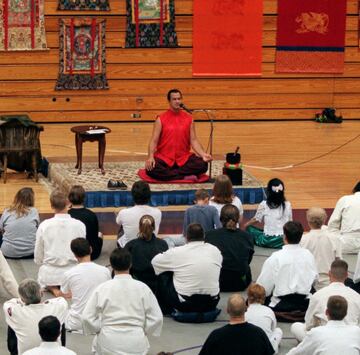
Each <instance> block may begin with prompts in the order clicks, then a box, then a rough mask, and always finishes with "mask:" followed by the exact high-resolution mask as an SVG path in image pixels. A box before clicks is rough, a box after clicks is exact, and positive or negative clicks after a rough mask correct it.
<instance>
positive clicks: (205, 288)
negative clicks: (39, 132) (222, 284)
mask: <svg viewBox="0 0 360 355" xmlns="http://www.w3.org/2000/svg"><path fill="white" fill-rule="evenodd" d="M151 263H152V265H153V267H154V270H155V273H156V275H159V274H161V273H163V272H166V271H172V272H173V273H174V277H173V282H174V287H175V290H176V292H177V293H179V294H180V295H184V296H191V295H193V294H203V295H210V296H216V295H218V294H219V292H220V288H219V277H220V269H221V265H222V255H221V252H220V251H219V249H218V248H216V247H215V246H213V245H211V244H208V243H204V242H201V241H200V242H189V243H187V244H186V245H183V246H180V247H176V248H172V249H169V250H167V251H166V252H164V253H161V254H158V255H156V256H155V257H154V258H153V259H152V261H151Z"/></svg>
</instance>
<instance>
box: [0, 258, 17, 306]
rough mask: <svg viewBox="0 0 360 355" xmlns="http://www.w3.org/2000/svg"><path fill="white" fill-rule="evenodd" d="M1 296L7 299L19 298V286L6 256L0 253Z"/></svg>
mask: <svg viewBox="0 0 360 355" xmlns="http://www.w3.org/2000/svg"><path fill="white" fill-rule="evenodd" d="M0 296H1V297H3V298H5V299H10V298H14V297H19V293H18V284H17V282H16V279H15V277H14V274H13V272H12V271H11V269H10V266H9V264H8V262H7V261H6V259H5V258H4V255H3V254H2V252H1V251H0Z"/></svg>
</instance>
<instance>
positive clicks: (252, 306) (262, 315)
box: [245, 284, 283, 353]
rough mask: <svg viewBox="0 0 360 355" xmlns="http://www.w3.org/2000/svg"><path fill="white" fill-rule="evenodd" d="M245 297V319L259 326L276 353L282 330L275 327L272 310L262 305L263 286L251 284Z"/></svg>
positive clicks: (263, 296)
mask: <svg viewBox="0 0 360 355" xmlns="http://www.w3.org/2000/svg"><path fill="white" fill-rule="evenodd" d="M247 297H248V298H247V303H248V308H247V311H246V313H245V320H246V321H247V322H249V323H251V324H254V325H256V326H258V327H260V328H261V329H262V330H263V331H264V332H265V333H266V335H267V336H268V338H269V340H270V343H271V345H272V347H273V348H274V350H275V353H277V352H278V349H279V345H280V342H281V339H282V336H283V332H282V330H281V329H280V328H277V327H276V325H277V324H276V318H275V314H274V312H273V311H272V310H271V309H270V308H269V307H266V306H264V302H265V289H264V287H262V286H261V285H258V284H251V285H250V286H249V287H248V289H247Z"/></svg>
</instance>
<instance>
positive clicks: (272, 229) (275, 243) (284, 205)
mask: <svg viewBox="0 0 360 355" xmlns="http://www.w3.org/2000/svg"><path fill="white" fill-rule="evenodd" d="M288 221H292V210H291V204H290V202H289V201H286V198H285V185H284V183H283V182H282V181H281V180H280V179H277V178H275V179H271V180H270V181H269V182H268V185H267V188H266V200H264V201H262V202H261V203H260V204H259V206H258V209H257V211H256V214H255V216H254V217H253V218H251V219H250V221H248V222H247V223H246V224H245V227H246V230H247V232H249V233H250V234H252V235H253V236H254V241H255V244H256V245H258V246H261V247H264V248H276V249H279V248H281V247H282V246H283V245H284V241H283V234H284V231H283V226H284V224H285V223H286V222H288ZM262 227H263V228H262Z"/></svg>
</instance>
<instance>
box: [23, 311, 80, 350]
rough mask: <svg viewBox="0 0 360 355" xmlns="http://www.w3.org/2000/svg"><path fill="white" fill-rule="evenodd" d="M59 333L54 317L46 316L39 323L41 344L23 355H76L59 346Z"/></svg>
mask: <svg viewBox="0 0 360 355" xmlns="http://www.w3.org/2000/svg"><path fill="white" fill-rule="evenodd" d="M60 333H61V324H60V322H59V320H58V319H57V318H56V317H54V316H46V317H44V318H43V319H41V320H40V322H39V335H40V337H41V340H42V342H41V344H40V346H37V347H36V348H33V349H31V350H27V351H25V352H24V355H76V353H75V352H74V351H72V350H69V349H67V348H65V347H64V346H61V345H60V344H59V342H58V339H59V337H60Z"/></svg>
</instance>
